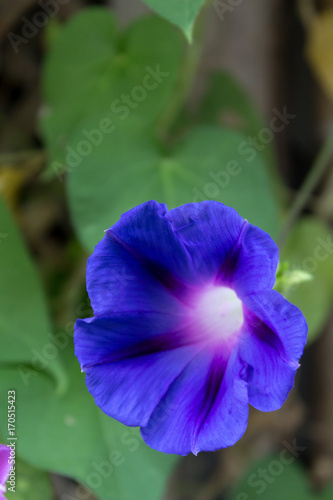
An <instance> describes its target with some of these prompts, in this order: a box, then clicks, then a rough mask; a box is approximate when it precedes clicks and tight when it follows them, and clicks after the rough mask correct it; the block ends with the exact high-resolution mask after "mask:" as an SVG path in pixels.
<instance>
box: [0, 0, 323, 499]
mask: <svg viewBox="0 0 333 500" xmlns="http://www.w3.org/2000/svg"><path fill="white" fill-rule="evenodd" d="M204 4H205V2H204V0H189V1H188V2H185V0H164V1H163V0H147V2H146V4H144V3H142V2H140V1H139V0H114V1H112V0H109V1H107V0H105V1H103V0H100V1H97V0H96V1H88V0H86V1H85V0H15V1H14V0H0V44H1V45H0V54H1V60H0V79H1V81H0V338H1V347H0V401H1V402H0V408H1V412H0V441H1V442H5V441H6V439H7V437H8V429H7V410H6V408H7V392H8V390H15V391H16V416H17V418H16V435H17V438H18V440H17V448H16V453H17V455H16V457H17V478H16V479H17V484H16V493H15V494H12V493H10V492H9V493H8V499H14V498H15V500H52V499H61V500H87V499H90V500H92V499H94V498H97V499H101V500H113V499H115V500H159V499H164V500H222V499H226V500H253V499H257V498H258V499H259V498H260V499H261V500H266V499H270V500H274V499H276V500H280V499H282V498H283V499H284V500H304V499H306V500H308V499H316V498H317V499H320V500H329V499H332V498H333V484H332V481H333V362H332V360H333V317H332V304H333V234H332V230H331V228H332V222H333V169H332V166H333V159H332V153H333V131H332V130H333V129H332V127H333V107H332V99H333V1H330V0H326V1H325V0H320V1H319V0H318V1H314V0H299V1H292V0H252V1H246V0H225V1H222V0H216V1H214V2H208V3H206V5H205V6H204ZM147 5H149V6H150V7H151V8H154V9H155V10H156V11H157V12H158V13H159V14H160V15H161V16H158V15H156V14H153V13H152V10H150V9H149V8H148V6H147ZM201 7H203V8H202V9H201V10H200V8H201ZM195 19H196V21H195ZM170 21H172V22H173V24H172V23H171V22H170ZM176 25H177V26H176ZM190 39H192V40H193V41H192V43H191V44H189V43H188V41H189V40H190ZM149 199H156V200H158V201H160V202H165V203H167V204H168V206H169V207H170V208H171V207H173V206H177V205H179V204H183V203H188V202H192V201H195V202H196V201H201V200H203V199H215V200H219V201H222V202H225V203H226V204H229V205H232V206H233V207H235V208H236V209H237V210H238V211H239V212H240V214H241V215H242V216H244V217H246V218H247V219H249V220H250V222H252V223H254V224H256V225H258V226H260V227H262V228H263V229H265V230H266V231H268V232H269V233H270V234H271V235H272V236H273V238H274V239H275V240H276V241H278V243H279V245H280V249H281V259H282V260H283V261H284V262H287V263H288V264H284V265H283V270H284V275H283V277H282V279H281V280H280V281H281V284H280V289H281V291H282V292H283V293H284V294H286V296H287V297H288V298H289V299H290V300H291V301H293V302H295V303H296V304H297V305H298V306H299V307H301V308H302V310H303V312H304V314H305V316H306V318H307V320H308V323H309V342H308V346H307V348H306V352H305V355H304V356H303V358H302V368H301V370H300V371H299V374H298V377H297V380H296V385H295V389H294V390H293V391H292V393H291V394H290V396H289V398H288V400H287V402H286V403H285V405H284V406H283V408H282V409H281V410H280V411H277V412H272V413H260V412H258V411H255V410H252V411H251V412H250V420H249V425H248V429H247V432H246V434H245V435H244V437H243V439H242V440H241V441H240V442H239V443H237V445H235V446H234V447H233V448H230V449H226V450H221V451H219V452H216V453H201V454H199V456H198V457H194V456H188V457H184V458H182V457H176V456H167V455H163V454H160V453H158V452H155V451H153V450H150V449H149V448H148V447H147V446H146V445H145V444H144V443H143V441H142V440H141V438H140V434H139V432H138V430H137V429H130V428H126V427H124V426H122V425H120V424H119V423H117V422H115V421H113V420H112V419H109V418H108V417H106V416H105V415H103V414H102V413H101V411H100V410H99V409H98V408H97V407H95V405H94V402H93V399H92V397H91V396H90V395H89V394H88V391H87V389H86V386H85V384H84V375H83V374H81V373H80V368H79V365H78V362H77V361H76V359H75V357H74V355H73V343H72V334H73V324H74V321H75V319H76V318H77V317H86V316H89V315H90V314H91V309H90V304H89V300H88V297H87V295H86V292H85V265H86V259H87V256H88V255H89V254H90V253H91V252H92V250H93V248H94V245H95V244H96V242H97V241H99V240H100V239H101V238H102V237H103V230H104V229H106V228H107V227H110V226H111V225H112V224H113V223H114V222H115V221H116V220H117V219H118V218H119V217H120V215H121V213H123V212H124V211H126V210H128V209H130V208H131V207H132V206H134V205H136V204H138V203H141V202H143V201H147V200H149ZM292 207H293V208H292ZM296 270H297V272H295V271H296ZM309 274H311V275H312V279H311V280H309ZM299 277H301V278H303V279H304V278H305V279H307V280H308V281H305V282H304V283H302V284H299V283H298V278H299ZM291 278H292V280H293V286H292V287H288V286H287V284H286V281H287V280H288V279H289V281H290V279H291ZM123 279H124V277H122V276H119V282H120V283H121V281H122V280H123ZM82 485H84V486H82ZM86 487H87V488H89V491H88V490H87V489H86Z"/></svg>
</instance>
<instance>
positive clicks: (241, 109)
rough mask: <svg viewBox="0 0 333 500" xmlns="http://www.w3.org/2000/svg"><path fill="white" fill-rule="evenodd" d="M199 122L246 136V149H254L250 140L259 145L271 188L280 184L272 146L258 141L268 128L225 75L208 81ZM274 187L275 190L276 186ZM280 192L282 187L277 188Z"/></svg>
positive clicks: (215, 75) (233, 79) (245, 94)
mask: <svg viewBox="0 0 333 500" xmlns="http://www.w3.org/2000/svg"><path fill="white" fill-rule="evenodd" d="M198 119H199V121H201V122H202V123H213V124H219V125H224V126H228V127H231V128H234V129H235V130H238V131H239V132H242V133H244V134H246V135H247V136H248V140H247V142H248V147H247V149H248V150H250V148H251V147H252V148H253V145H252V143H251V138H255V139H256V141H257V142H258V143H259V144H260V151H259V154H260V155H261V154H262V156H263V158H264V161H265V162H266V163H267V165H268V166H269V167H270V168H269V169H268V170H269V174H270V175H271V176H272V177H273V178H274V179H273V180H274V184H275V185H276V184H281V182H280V180H279V179H278V177H277V175H276V157H275V154H274V150H273V147H272V146H273V143H272V142H271V143H267V142H265V143H264V144H263V143H261V141H260V138H259V137H258V136H259V134H260V131H261V130H263V129H265V128H266V127H267V126H268V124H266V123H265V120H264V117H263V116H262V115H261V113H260V112H259V110H258V106H256V105H255V104H254V103H253V102H252V100H251V99H250V96H249V95H248V93H247V92H246V91H245V89H243V88H242V86H241V85H240V84H239V83H238V82H237V80H236V79H235V78H234V77H233V76H232V75H230V74H229V73H227V72H222V71H218V72H216V73H213V74H212V75H211V76H210V78H209V81H208V88H207V92H206V95H205V97H204V99H203V101H202V103H201V107H200V110H199V117H198ZM276 187H277V186H276ZM280 189H281V186H280Z"/></svg>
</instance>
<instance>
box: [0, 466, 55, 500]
mask: <svg viewBox="0 0 333 500" xmlns="http://www.w3.org/2000/svg"><path fill="white" fill-rule="evenodd" d="M15 483H16V484H15V492H12V491H9V489H8V488H9V487H10V484H7V492H6V498H7V500H53V498H54V493H53V488H52V484H51V480H50V477H49V476H48V474H46V473H45V472H42V471H40V470H38V469H35V468H34V467H31V466H30V465H28V464H26V463H25V462H23V460H19V459H16V461H15Z"/></svg>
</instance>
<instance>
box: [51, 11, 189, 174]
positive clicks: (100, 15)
mask: <svg viewBox="0 0 333 500" xmlns="http://www.w3.org/2000/svg"><path fill="white" fill-rule="evenodd" d="M184 48H185V44H184V41H183V40H182V37H181V34H180V33H178V32H177V30H176V29H175V28H173V27H172V26H170V25H169V24H168V23H167V22H166V21H164V20H162V19H159V18H158V17H156V16H148V17H145V18H142V19H139V20H137V21H135V22H134V23H133V24H132V25H131V26H130V27H129V28H128V29H127V30H126V31H125V32H124V33H118V31H117V29H116V23H115V19H114V17H113V15H112V13H111V12H110V10H108V9H105V8H97V7H96V8H88V9H85V10H83V11H82V12H81V13H79V14H78V15H76V16H75V17H74V18H72V19H71V20H70V21H68V22H67V23H66V24H65V25H64V27H62V28H61V29H60V30H59V32H58V33H57V35H56V37H55V39H54V43H53V44H52V45H51V48H50V51H49V53H48V55H47V58H46V63H45V67H44V74H43V89H44V97H45V101H46V103H45V104H46V105H45V110H44V116H43V118H42V132H43V135H44V139H45V141H46V144H47V146H48V153H49V158H50V166H49V169H51V171H52V170H53V172H56V173H60V172H61V171H62V170H64V169H66V167H67V168H68V167H70V166H71V157H73V155H74V156H75V152H74V153H73V152H72V150H70V149H69V148H68V146H67V145H68V142H69V141H70V138H71V135H72V133H73V131H74V130H75V129H77V128H79V129H80V131H81V134H80V138H79V139H80V140H79V141H78V143H76V144H72V145H71V147H73V148H74V150H75V151H76V155H79V156H85V155H86V154H87V153H86V151H87V148H88V149H89V147H90V146H89V144H91V142H94V138H92V137H93V136H94V133H92V132H91V131H95V137H96V134H97V136H98V135H100V134H102V137H103V140H108V136H109V133H111V130H112V129H113V127H118V126H121V125H122V124H123V121H126V120H127V119H128V117H129V116H130V117H131V119H132V121H135V120H137V126H138V128H139V129H140V130H142V129H143V128H144V127H146V128H151V127H152V124H153V123H154V122H155V121H156V120H157V118H158V117H159V115H160V114H161V113H162V112H163V111H164V110H165V108H166V107H167V105H168V102H169V99H170V96H171V94H172V91H173V90H174V87H175V84H176V82H177V81H178V77H179V71H180V67H181V62H182V58H183V52H184ZM88 117H94V120H93V121H91V122H90V128H88V129H85V128H84V127H82V125H81V124H82V122H84V121H85V120H86V119H87V118H88ZM95 141H96V139H95ZM82 142H83V143H86V146H85V145H84V144H83V146H82ZM87 142H88V146H87ZM80 145H81V146H80ZM77 151H79V152H77ZM88 154H89V153H88Z"/></svg>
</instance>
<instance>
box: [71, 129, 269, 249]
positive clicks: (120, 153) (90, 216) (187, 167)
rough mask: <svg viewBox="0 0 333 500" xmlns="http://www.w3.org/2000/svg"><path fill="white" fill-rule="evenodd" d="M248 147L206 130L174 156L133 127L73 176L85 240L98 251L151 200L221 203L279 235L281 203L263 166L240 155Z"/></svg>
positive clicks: (74, 204)
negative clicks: (113, 229)
mask: <svg viewBox="0 0 333 500" xmlns="http://www.w3.org/2000/svg"><path fill="white" fill-rule="evenodd" d="M86 125H87V126H89V123H88V124H86ZM73 140H74V142H75V140H77V139H75V138H73ZM129 141H130V147H129ZM243 142H244V136H243V135H241V134H239V133H238V132H235V131H232V130H228V129H222V128H219V127H199V128H197V129H195V130H193V131H191V132H190V133H188V134H187V136H186V137H184V138H183V139H182V141H181V142H180V143H179V144H178V145H176V146H175V147H174V148H173V150H172V151H171V152H170V153H168V154H167V153H166V152H165V151H164V152H163V151H162V149H161V148H158V146H157V145H156V143H155V142H154V141H152V140H151V139H149V137H148V136H147V135H146V134H140V133H138V132H137V131H136V127H135V125H134V126H133V128H131V127H130V122H129V121H127V122H126V128H124V129H117V130H115V131H114V132H113V134H111V135H110V138H109V140H108V141H104V142H102V143H101V144H100V145H99V147H98V148H97V147H96V148H95V149H94V151H93V153H92V154H91V155H90V156H88V157H86V158H85V159H83V160H82V162H81V163H80V165H79V166H78V167H77V168H75V169H73V171H72V173H71V174H70V175H69V178H68V196H69V203H70V208H71V212H72V218H73V222H74V225H75V227H76V230H77V233H78V235H79V237H80V239H81V241H82V242H83V244H84V245H85V246H86V248H87V249H88V250H89V251H91V250H92V249H93V248H94V245H95V244H96V243H97V242H98V241H99V240H100V239H101V238H102V237H103V235H104V230H105V229H107V228H109V227H110V226H112V225H113V224H114V223H115V222H116V221H117V220H118V219H119V218H120V216H121V214H122V213H123V212H126V211H127V210H129V209H131V208H132V207H133V206H135V205H137V204H139V203H142V202H145V201H148V200H150V199H155V200H157V201H158V202H164V203H166V204H167V205H168V207H169V208H173V207H176V206H178V205H182V204H184V203H191V202H197V201H202V200H203V199H214V200H218V201H221V202H223V203H225V204H226V205H230V206H232V207H234V208H235V209H236V210H238V211H239V212H240V214H241V215H242V216H243V217H246V218H247V219H248V220H249V221H250V222H252V223H254V224H256V225H258V226H260V227H262V228H263V229H265V230H266V231H269V232H270V233H271V234H272V235H273V236H274V235H275V234H276V232H277V230H278V226H279V219H278V213H277V212H278V210H277V205H276V201H275V199H274V196H273V194H272V191H271V188H270V183H269V180H268V177H267V174H266V171H265V168H264V165H263V163H262V160H261V159H260V158H259V157H258V158H257V160H256V161H255V162H248V161H247V158H246V156H244V154H242V152H240V149H239V148H240V145H241V144H242V143H243ZM263 207H265V209H264V210H263Z"/></svg>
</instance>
